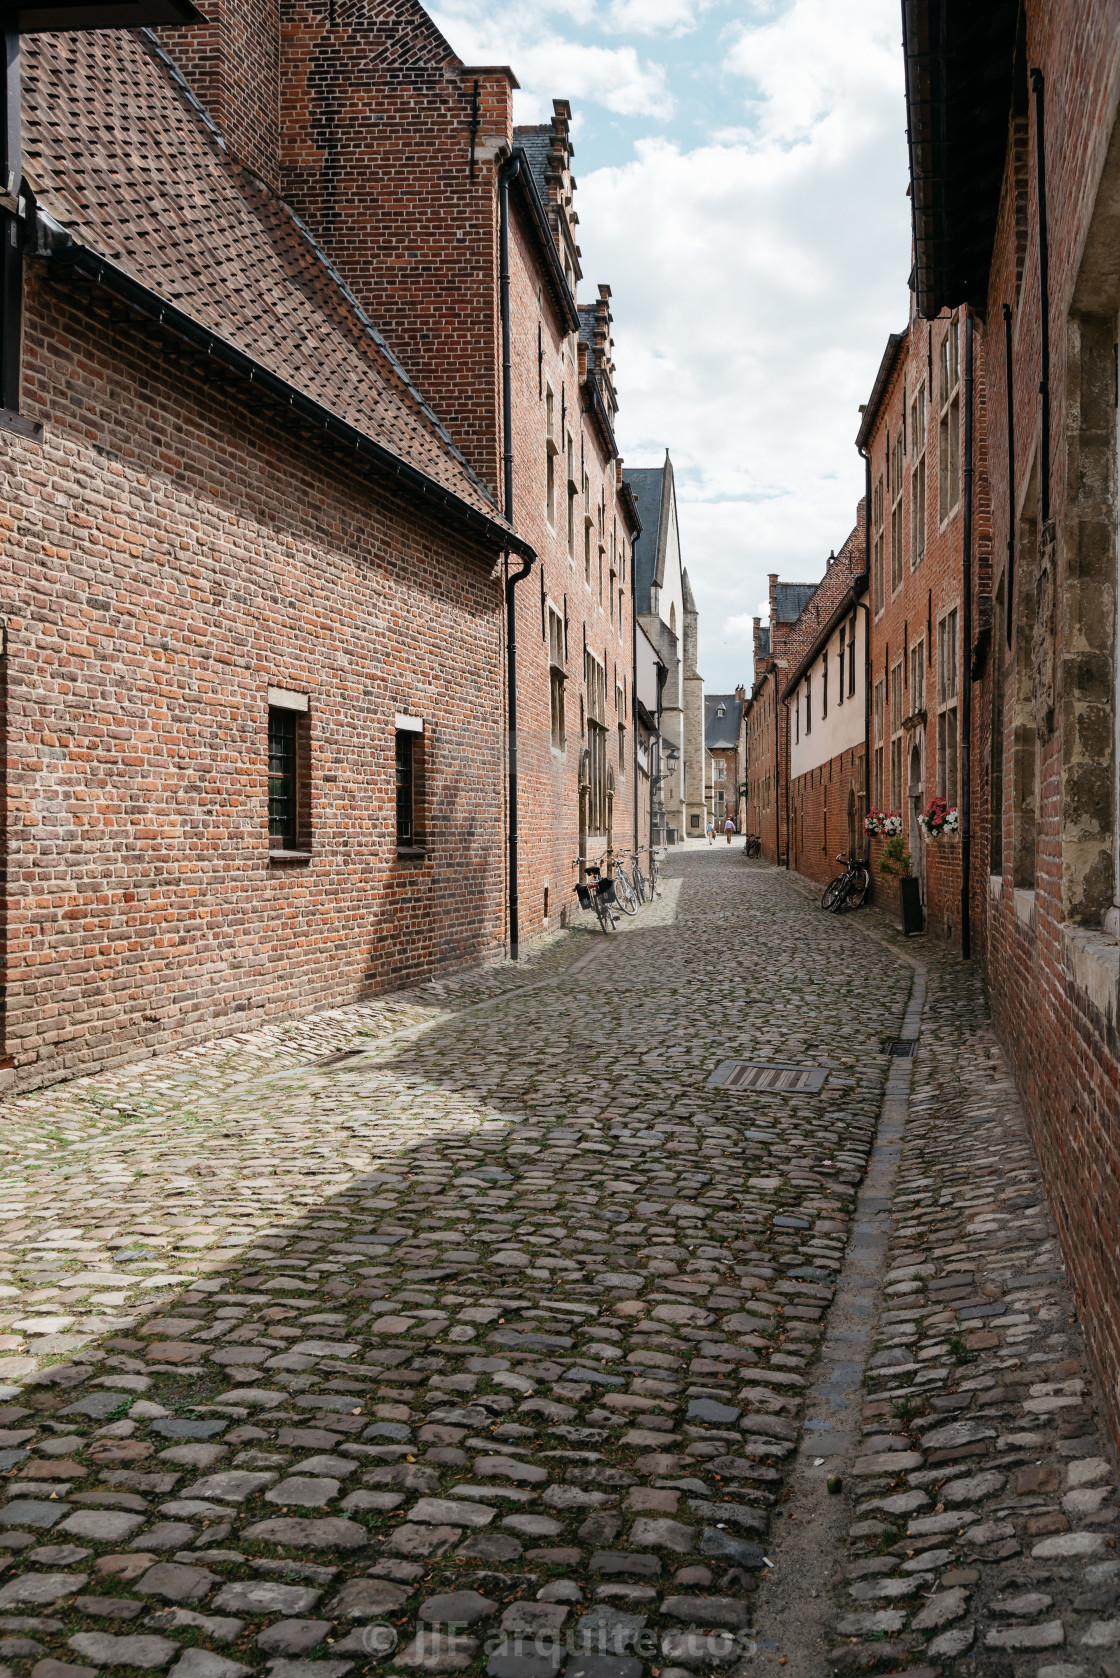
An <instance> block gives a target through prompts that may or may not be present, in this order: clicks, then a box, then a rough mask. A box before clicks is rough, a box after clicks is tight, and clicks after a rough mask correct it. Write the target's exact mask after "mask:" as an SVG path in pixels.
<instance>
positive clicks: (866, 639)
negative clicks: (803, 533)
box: [857, 444, 871, 866]
mask: <svg viewBox="0 0 1120 1678" xmlns="http://www.w3.org/2000/svg"><path fill="white" fill-rule="evenodd" d="M857 448H858V444H857ZM859 452H860V454H861V455H862V456H863V495H864V503H863V505H864V516H863V573H864V576H865V577H866V578H867V591H868V593H870V591H871V453H870V450H868V449H860V450H859ZM859 606H860V610H861V611H862V612H863V613H864V620H863V811H864V815H865V816H866V815H867V814H868V812H869V811H870V809H871V608H870V607H869V606H868V604H867V601H866V600H861V601H860V602H859ZM863 861H864V865H865V866H867V865H869V864H870V862H871V838H870V835H869V834H868V832H867V829H866V828H865V829H864V832H863Z"/></svg>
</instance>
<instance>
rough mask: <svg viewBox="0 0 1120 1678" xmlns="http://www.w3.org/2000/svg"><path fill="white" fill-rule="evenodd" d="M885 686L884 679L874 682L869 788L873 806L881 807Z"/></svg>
mask: <svg viewBox="0 0 1120 1678" xmlns="http://www.w3.org/2000/svg"><path fill="white" fill-rule="evenodd" d="M886 687H887V684H886V682H885V681H878V682H876V683H875V697H874V703H873V705H872V713H873V717H874V727H875V765H874V777H875V784H874V786H873V787H872V789H871V796H872V797H873V798H874V800H875V808H876V809H877V810H881V809H882V808H883V804H884V799H885V797H886V792H885V789H884V786H883V751H884V745H883V728H884V724H885V722H886Z"/></svg>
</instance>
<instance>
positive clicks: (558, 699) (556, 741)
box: [548, 606, 565, 752]
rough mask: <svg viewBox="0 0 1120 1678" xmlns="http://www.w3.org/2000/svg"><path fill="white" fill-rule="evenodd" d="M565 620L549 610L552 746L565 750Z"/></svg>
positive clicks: (551, 609)
mask: <svg viewBox="0 0 1120 1678" xmlns="http://www.w3.org/2000/svg"><path fill="white" fill-rule="evenodd" d="M564 681H565V670H564V620H563V619H562V618H561V616H560V614H559V612H557V611H556V610H555V609H554V608H553V607H552V606H550V607H549V608H548V686H549V699H550V704H551V711H552V744H553V746H554V748H555V749H556V751H558V752H562V751H563V750H564Z"/></svg>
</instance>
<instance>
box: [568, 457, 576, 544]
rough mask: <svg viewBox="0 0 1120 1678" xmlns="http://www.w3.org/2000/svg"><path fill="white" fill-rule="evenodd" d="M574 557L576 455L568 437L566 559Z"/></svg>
mask: <svg viewBox="0 0 1120 1678" xmlns="http://www.w3.org/2000/svg"><path fill="white" fill-rule="evenodd" d="M575 557H576V456H575V445H574V444H573V442H572V439H571V436H570V435H569V437H568V559H569V560H570V561H571V560H574V559H575Z"/></svg>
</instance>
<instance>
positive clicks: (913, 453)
mask: <svg viewBox="0 0 1120 1678" xmlns="http://www.w3.org/2000/svg"><path fill="white" fill-rule="evenodd" d="M928 421H929V412H928V393H927V391H926V384H925V380H924V379H923V380H922V382H921V384H920V385H919V386H918V388H917V390H916V391H915V392H914V395H913V397H912V398H911V400H910V431H911V437H910V569H911V571H916V570H917V569H918V566H919V565H920V564H921V563H922V560H923V559H924V558H925V556H926V535H927V531H926V516H927V511H928V499H929V486H928V484H927V482H926V429H927V425H928Z"/></svg>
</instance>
